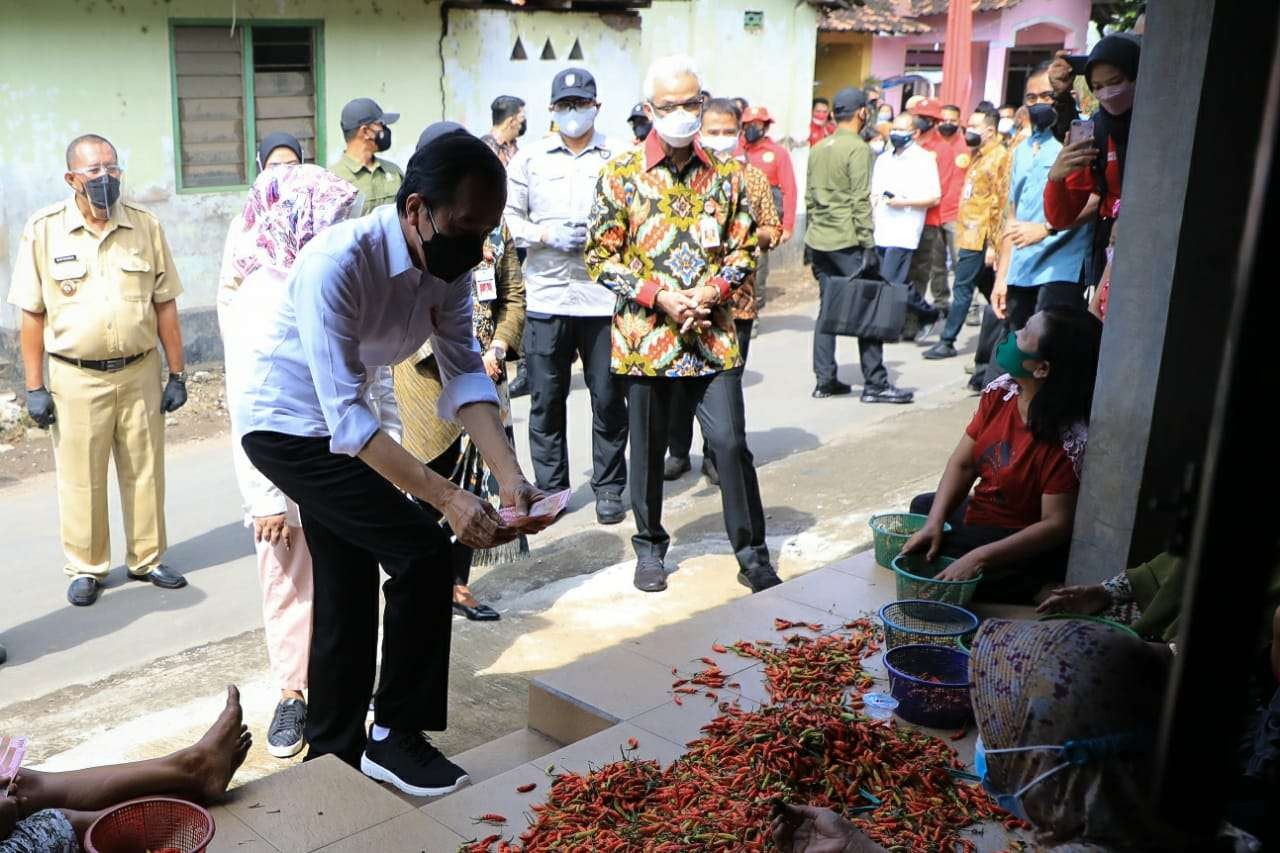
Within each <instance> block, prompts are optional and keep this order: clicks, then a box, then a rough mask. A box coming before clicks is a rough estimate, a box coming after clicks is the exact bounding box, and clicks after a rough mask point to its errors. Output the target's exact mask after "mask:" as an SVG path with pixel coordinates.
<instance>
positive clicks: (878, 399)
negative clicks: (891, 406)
mask: <svg viewBox="0 0 1280 853" xmlns="http://www.w3.org/2000/svg"><path fill="white" fill-rule="evenodd" d="M915 398H916V395H915V392H913V391H904V390H902V389H901V388H896V387H894V386H893V385H886V386H884V387H883V388H863V389H862V402H864V403H898V404H902V403H911V402H914V401H915Z"/></svg>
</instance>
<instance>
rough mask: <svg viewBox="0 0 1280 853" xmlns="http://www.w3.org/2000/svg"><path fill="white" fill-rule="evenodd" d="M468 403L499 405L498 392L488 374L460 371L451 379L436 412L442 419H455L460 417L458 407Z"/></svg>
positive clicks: (441, 396) (446, 385)
mask: <svg viewBox="0 0 1280 853" xmlns="http://www.w3.org/2000/svg"><path fill="white" fill-rule="evenodd" d="M468 403H493V404H494V405H495V406H496V405H498V392H497V390H496V389H494V387H493V380H492V379H490V378H489V377H488V375H487V374H484V373H460V374H458V375H457V376H455V377H453V378H452V379H450V380H449V381H448V382H447V383H446V384H445V386H444V393H442V394H441V395H440V401H439V402H438V403H437V404H436V414H437V415H439V416H440V418H441V420H446V421H455V420H457V419H458V409H461V408H462V407H463V406H465V405H467V404H468Z"/></svg>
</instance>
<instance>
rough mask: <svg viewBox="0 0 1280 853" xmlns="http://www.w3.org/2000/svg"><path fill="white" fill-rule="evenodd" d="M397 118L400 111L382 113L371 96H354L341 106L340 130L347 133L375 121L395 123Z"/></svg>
mask: <svg viewBox="0 0 1280 853" xmlns="http://www.w3.org/2000/svg"><path fill="white" fill-rule="evenodd" d="M399 118H400V113H384V112H383V111H382V107H380V106H378V104H377V102H376V101H374V100H373V98H356V99H355V100H354V101H351V102H349V103H348V104H347V105H346V106H345V107H343V108H342V132H343V133H347V132H348V131H352V130H355V129H356V128H357V127H361V126H363V125H366V124H373V123H374V122H375V121H380V122H382V123H383V124H395V122H396V120H397V119H399Z"/></svg>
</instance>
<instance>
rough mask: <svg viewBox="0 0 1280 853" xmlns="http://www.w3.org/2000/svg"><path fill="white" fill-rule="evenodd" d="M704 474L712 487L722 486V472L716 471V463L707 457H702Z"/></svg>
mask: <svg viewBox="0 0 1280 853" xmlns="http://www.w3.org/2000/svg"><path fill="white" fill-rule="evenodd" d="M702 474H703V476H704V477H706V478H707V481H708V482H710V483H711V485H713V486H718V485H720V472H719V471H718V470H716V463H715V460H714V459H711V458H710V457H707V456H704V457H702Z"/></svg>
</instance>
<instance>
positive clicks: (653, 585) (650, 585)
mask: <svg viewBox="0 0 1280 853" xmlns="http://www.w3.org/2000/svg"><path fill="white" fill-rule="evenodd" d="M632 583H633V584H635V588H636V589H638V590H640V591H641V592H662V591H663V590H664V589H666V588H667V570H666V567H664V566H663V564H662V558H661V557H654V556H644V557H639V558H637V559H636V574H635V577H634V578H633V579H632Z"/></svg>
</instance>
